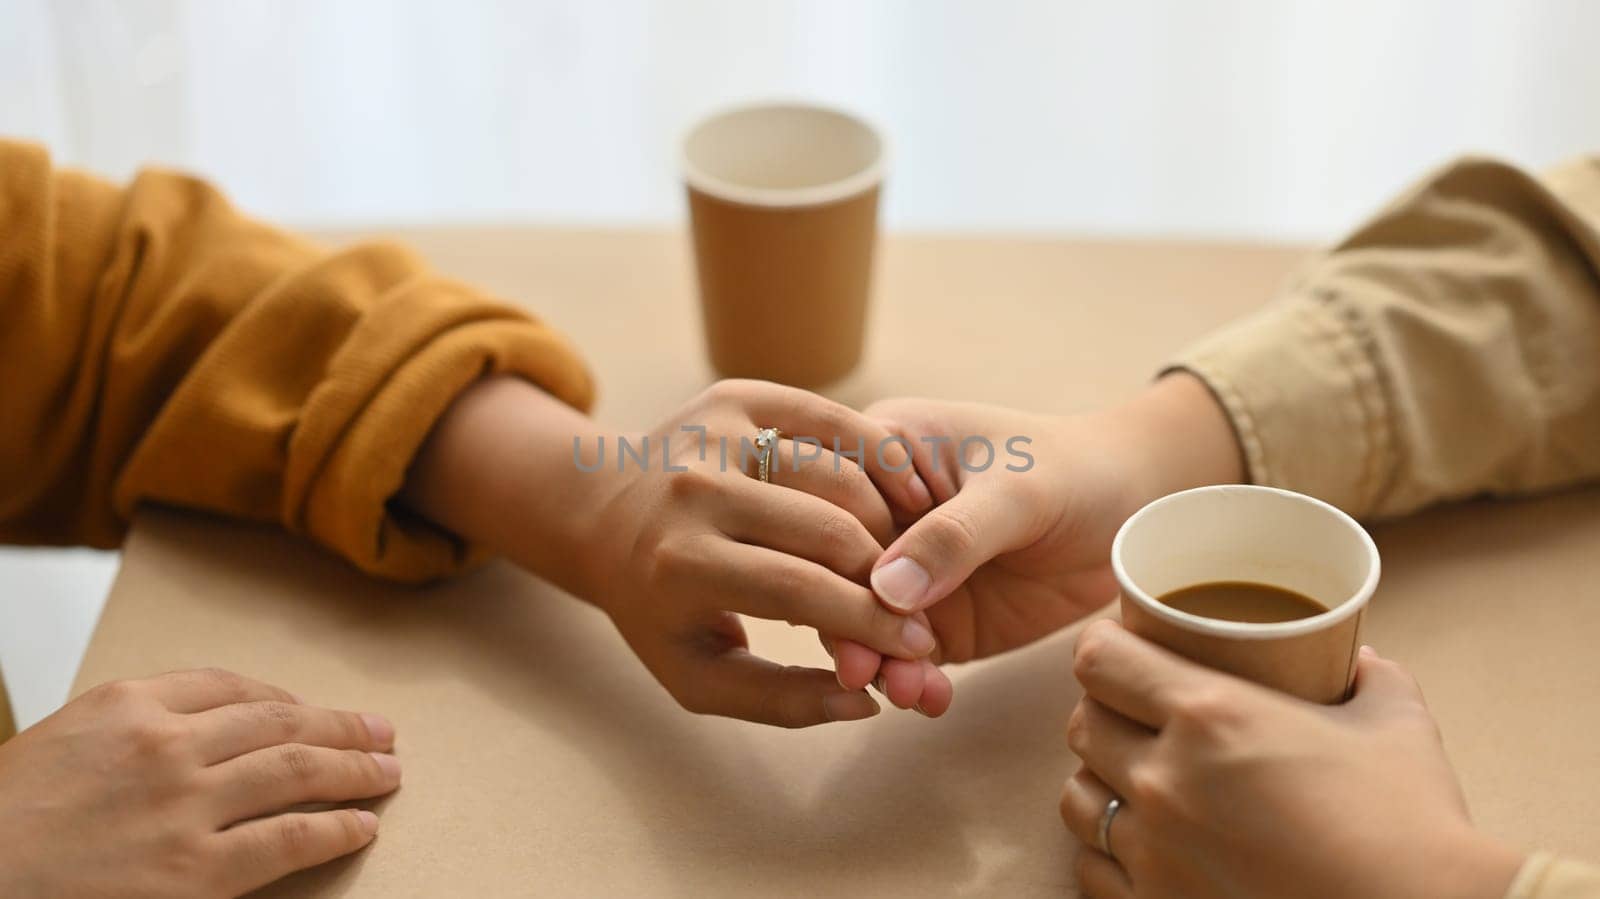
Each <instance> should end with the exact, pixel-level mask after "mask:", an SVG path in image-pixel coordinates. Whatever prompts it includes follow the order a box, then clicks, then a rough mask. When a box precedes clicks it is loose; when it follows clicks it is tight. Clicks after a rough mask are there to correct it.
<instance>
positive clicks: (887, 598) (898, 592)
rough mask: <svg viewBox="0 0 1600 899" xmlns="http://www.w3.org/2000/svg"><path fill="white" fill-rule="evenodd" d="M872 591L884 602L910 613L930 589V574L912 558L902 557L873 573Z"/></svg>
mask: <svg viewBox="0 0 1600 899" xmlns="http://www.w3.org/2000/svg"><path fill="white" fill-rule="evenodd" d="M872 589H873V592H875V593H877V594H878V596H879V598H881V599H882V600H883V601H884V602H886V603H888V604H889V605H891V606H894V607H895V608H897V609H902V610H904V611H907V612H909V611H912V610H913V609H915V608H916V607H917V601H918V600H920V599H922V594H923V593H924V592H925V591H927V589H928V572H927V571H926V570H925V569H924V568H923V567H922V566H921V565H918V564H917V563H916V561H915V560H913V559H912V558H911V557H910V556H901V557H900V558H898V559H895V560H894V561H893V562H890V563H889V564H887V565H885V566H883V567H882V568H879V569H878V570H877V571H874V572H873V573H872Z"/></svg>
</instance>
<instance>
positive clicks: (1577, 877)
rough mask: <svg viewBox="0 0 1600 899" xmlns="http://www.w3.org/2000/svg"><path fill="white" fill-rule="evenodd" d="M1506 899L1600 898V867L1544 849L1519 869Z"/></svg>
mask: <svg viewBox="0 0 1600 899" xmlns="http://www.w3.org/2000/svg"><path fill="white" fill-rule="evenodd" d="M1506 899H1600V868H1593V867H1590V866H1589V865H1585V864H1580V863H1578V862H1573V861H1567V860H1565V859H1558V858H1555V857H1554V856H1552V855H1550V854H1549V853H1545V852H1541V853H1539V854H1538V855H1535V856H1534V857H1533V858H1530V859H1528V861H1527V863H1526V864H1524V865H1523V866H1522V870H1521V871H1518V872H1517V877H1516V879H1515V880H1513V881H1512V882H1511V890H1510V891H1509V892H1507V893H1506Z"/></svg>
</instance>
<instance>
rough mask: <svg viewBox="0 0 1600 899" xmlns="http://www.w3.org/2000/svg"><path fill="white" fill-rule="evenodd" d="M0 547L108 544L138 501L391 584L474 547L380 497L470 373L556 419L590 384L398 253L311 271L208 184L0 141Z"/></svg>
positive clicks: (542, 340)
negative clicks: (231, 523) (218, 517)
mask: <svg viewBox="0 0 1600 899" xmlns="http://www.w3.org/2000/svg"><path fill="white" fill-rule="evenodd" d="M0 225H3V228H4V238H3V239H0V372H3V373H4V375H5V387H4V389H3V390H0V424H3V427H0V541H7V542H18V543H86V544H90V545H95V546H113V545H115V544H117V543H118V542H120V540H121V538H122V536H123V534H124V532H125V531H126V529H127V526H128V522H129V520H130V519H131V516H132V515H133V511H134V508H135V507H136V506H137V505H139V504H140V503H145V502H153V503H163V504H170V505H176V506H184V507H188V508H195V509H202V510H208V511H212V512H216V513H220V514H225V515H230V516H236V517H241V518H248V519H254V520H259V521H267V522H275V523H278V524H281V525H283V526H285V527H287V528H289V529H290V530H293V531H297V532H300V533H304V534H306V535H308V536H310V537H311V538H312V539H314V540H316V541H318V542H320V543H322V544H323V545H325V546H327V547H329V548H330V549H332V550H334V551H335V552H337V553H339V554H340V555H343V556H344V557H345V558H347V559H349V560H350V561H352V562H354V563H355V564H356V565H358V566H360V567H361V568H363V569H365V570H367V571H369V572H372V573H375V574H378V575H381V576H385V577H390V578H396V579H402V580H422V579H427V578H432V577H436V576H439V575H442V574H447V573H449V572H451V571H454V570H456V569H457V568H459V567H460V566H461V565H463V564H465V563H466V562H467V561H468V559H469V557H470V556H471V555H473V550H472V548H471V547H469V546H466V545H464V544H462V543H461V542H460V541H459V540H458V539H457V538H456V537H455V536H454V535H452V534H449V533H447V532H445V531H443V530H441V529H439V528H437V527H435V526H433V525H432V524H430V523H429V522H427V521H424V520H422V519H420V518H418V517H416V516H413V515H409V514H407V513H406V512H405V510H403V509H400V508H397V507H395V506H394V505H393V504H392V503H391V499H392V498H393V497H394V496H395V494H396V493H397V492H398V491H399V490H400V488H401V486H402V485H403V483H404V479H405V474H406V470H407V468H408V466H409V465H410V463H411V460H412V457H413V456H414V455H415V454H416V452H417V450H418V448H419V447H420V446H421V444H422V442H423V441H424V440H425V439H426V437H427V434H428V432H429V430H430V429H431V428H432V426H433V423H434V422H435V420H437V419H438V417H439V416H440V415H441V414H442V413H443V411H444V410H445V409H446V407H448V406H449V404H450V403H451V402H452V401H453V399H454V398H455V397H456V395H457V394H458V393H460V391H461V390H463V389H464V388H465V387H467V386H468V385H469V384H471V383H472V382H473V381H475V380H477V379H479V378H480V377H483V376H484V375H487V374H494V373H506V374H514V375H520V376H522V377H524V378H527V379H528V380H530V381H532V382H533V383H535V384H538V385H540V386H541V387H543V388H544V389H545V390H547V391H549V392H550V393H551V394H552V395H554V396H556V397H558V398H560V399H562V400H564V401H566V402H568V403H571V404H572V405H575V406H579V407H582V406H585V405H587V404H588V403H589V402H590V400H591V396H592V384H591V381H590V377H589V373H588V370H587V369H586V368H585V367H584V365H583V363H582V362H581V360H580V359H579V358H578V355H577V353H576V352H574V350H573V348H572V347H571V346H570V345H569V344H568V343H567V341H566V340H565V339H563V338H562V337H561V335H559V334H558V333H556V332H555V331H554V330H553V329H551V328H550V327H548V326H546V325H545V324H543V323H542V322H540V321H538V320H537V319H535V318H533V317H531V316H529V315H527V314H525V313H523V312H521V311H519V310H517V309H515V308H513V307H512V306H510V305H508V304H506V303H503V302H500V301H498V300H496V299H495V298H494V297H490V296H487V295H485V294H483V293H482V292H480V291H477V290H474V289H472V288H470V287H468V286H466V285H463V284H459V283H456V282H454V281H451V280H448V279H446V278H442V277H440V276H438V275H437V274H435V273H433V272H431V271H430V270H429V269H428V267H427V266H426V265H425V264H424V263H423V262H422V261H421V260H420V259H418V258H417V257H416V256H414V255H413V254H412V253H410V252H409V251H407V250H406V249H404V248H402V247H399V246H394V245H390V244H382V243H374V244H367V245H363V246H358V247H354V248H350V249H347V250H342V251H338V252H328V251H326V250H324V249H322V248H320V247H316V246H313V245H312V244H310V243H308V242H306V241H303V240H300V239H298V238H296V237H294V236H292V235H289V234H286V233H284V232H282V231H279V230H276V229H273V228H271V227H268V226H265V225H262V224H260V223H258V222H255V221H252V220H251V219H249V218H248V217H246V216H243V215H240V214H239V213H238V212H237V211H236V210H234V209H233V207H232V206H231V205H230V204H229V203H228V202H227V200H226V199H225V198H224V197H223V196H222V195H221V194H219V193H218V192H217V191H216V190H214V189H212V188H211V187H210V186H209V185H207V184H205V183H204V182H201V181H199V180H196V179H194V178H191V177H187V176H184V175H180V174H176V173H170V172H162V171H148V172H145V173H142V174H140V175H139V176H138V177H137V178H136V179H135V180H134V181H133V182H132V183H131V184H130V185H128V186H127V187H119V186H116V185H113V184H109V183H107V182H104V181H102V180H100V179H97V178H94V177H91V176H87V175H83V174H78V173H74V172H63V171H58V170H55V169H53V167H52V166H51V164H50V161H49V158H48V156H47V155H46V154H45V152H44V151H43V150H42V149H40V148H38V147H32V146H28V145H23V144H8V143H3V142H0Z"/></svg>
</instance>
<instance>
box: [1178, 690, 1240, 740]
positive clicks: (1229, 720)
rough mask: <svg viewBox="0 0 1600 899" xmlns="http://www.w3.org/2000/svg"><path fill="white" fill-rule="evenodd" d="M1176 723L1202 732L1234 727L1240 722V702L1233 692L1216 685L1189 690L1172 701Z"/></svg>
mask: <svg viewBox="0 0 1600 899" xmlns="http://www.w3.org/2000/svg"><path fill="white" fill-rule="evenodd" d="M1171 708H1172V720H1173V723H1174V724H1176V725H1179V726H1188V727H1191V728H1194V729H1196V730H1198V731H1200V732H1202V733H1204V732H1209V731H1213V730H1218V729H1221V728H1226V727H1231V726H1233V725H1235V724H1237V723H1239V721H1240V720H1241V717H1242V716H1241V714H1240V711H1239V703H1238V701H1237V698H1236V697H1235V696H1233V695H1232V694H1231V692H1230V691H1228V690H1226V689H1223V688H1220V687H1214V686H1206V687H1200V688H1196V689H1191V690H1186V691H1184V692H1183V693H1181V694H1179V695H1177V696H1175V697H1173V700H1172V702H1171Z"/></svg>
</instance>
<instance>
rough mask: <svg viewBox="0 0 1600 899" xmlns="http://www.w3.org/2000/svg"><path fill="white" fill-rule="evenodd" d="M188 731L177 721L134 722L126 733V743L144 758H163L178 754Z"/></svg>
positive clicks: (158, 719)
mask: <svg viewBox="0 0 1600 899" xmlns="http://www.w3.org/2000/svg"><path fill="white" fill-rule="evenodd" d="M187 737H188V733H187V732H186V731H185V730H184V729H183V728H182V727H181V726H179V725H178V724H177V723H175V722H172V721H168V720H164V719H160V718H157V719H153V720H145V721H138V722H135V723H134V725H133V728H132V730H131V731H130V732H129V734H128V737H127V739H128V745H129V746H130V747H131V748H132V750H133V752H134V754H135V755H137V756H138V757H140V758H144V759H163V758H170V757H172V756H175V755H178V754H179V753H180V751H181V749H182V747H183V746H184V744H185V742H186V740H187Z"/></svg>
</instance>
